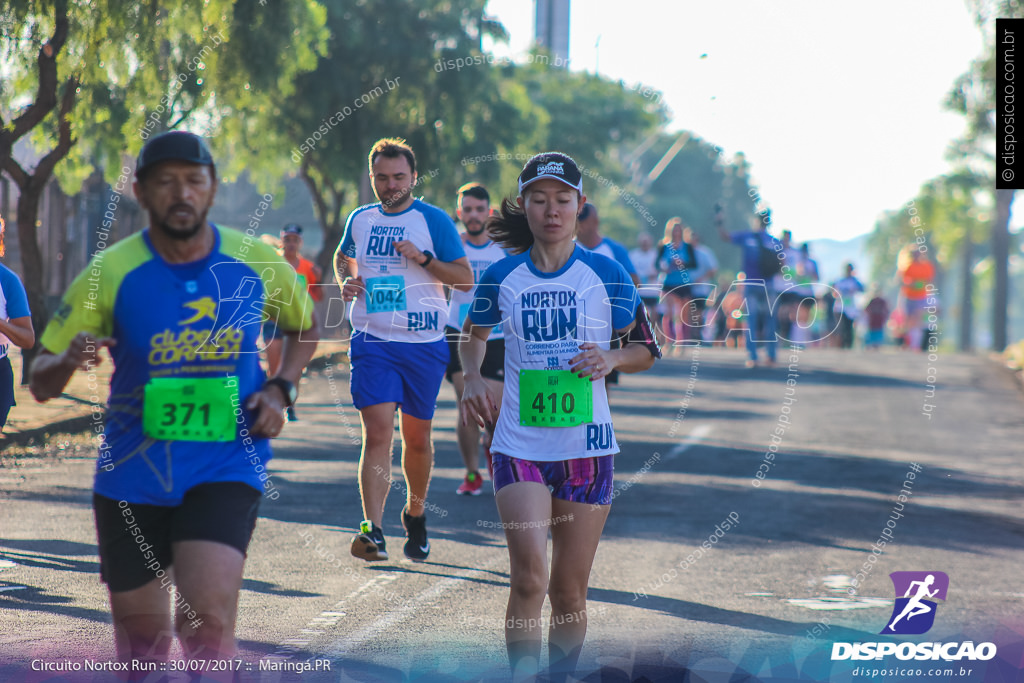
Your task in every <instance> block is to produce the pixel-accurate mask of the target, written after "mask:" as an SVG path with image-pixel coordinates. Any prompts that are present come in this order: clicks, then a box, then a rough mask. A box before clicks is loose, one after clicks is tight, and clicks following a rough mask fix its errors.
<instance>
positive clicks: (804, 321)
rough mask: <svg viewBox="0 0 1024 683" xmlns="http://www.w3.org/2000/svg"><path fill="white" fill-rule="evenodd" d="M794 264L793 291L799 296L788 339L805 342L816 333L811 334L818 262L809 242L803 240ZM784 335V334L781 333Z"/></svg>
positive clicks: (814, 319) (813, 324)
mask: <svg viewBox="0 0 1024 683" xmlns="http://www.w3.org/2000/svg"><path fill="white" fill-rule="evenodd" d="M795 258H796V264H795V266H794V267H793V271H794V277H793V281H794V282H795V283H796V286H795V287H793V290H792V291H793V292H795V293H796V295H797V297H798V298H799V300H798V302H797V309H796V316H795V319H796V325H791V326H790V333H789V336H788V339H789V340H790V341H791V342H793V343H794V344H806V343H807V342H809V341H810V340H811V339H812V338H817V336H818V335H816V334H814V335H812V330H813V329H814V327H816V326H817V327H820V326H821V325H820V324H819V325H815V323H817V322H818V320H817V315H816V313H817V311H816V308H817V303H818V302H817V300H816V299H815V297H814V286H815V285H816V284H818V278H819V274H818V262H817V261H815V260H814V259H812V258H811V246H810V243H808V242H804V243H803V244H802V245H800V250H799V251H798V252H797V255H796V257H795ZM783 336H786V335H783Z"/></svg>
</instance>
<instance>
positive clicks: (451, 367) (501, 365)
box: [444, 327, 505, 382]
mask: <svg viewBox="0 0 1024 683" xmlns="http://www.w3.org/2000/svg"><path fill="white" fill-rule="evenodd" d="M461 336H462V332H460V331H459V330H456V329H455V328H454V327H445V328H444V337H445V339H447V340H448V367H447V368H446V369H445V371H444V378H445V379H446V380H448V381H449V382H451V381H452V375H454V374H455V373H456V372H462V360H461V359H460V358H459V338H460V337H461ZM480 376H481V377H486V378H487V379H493V380H496V381H498V382H504V381H505V340H504V339H488V340H487V350H486V351H484V363H483V365H482V366H481V367H480Z"/></svg>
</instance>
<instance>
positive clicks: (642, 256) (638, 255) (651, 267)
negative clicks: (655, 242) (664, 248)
mask: <svg viewBox="0 0 1024 683" xmlns="http://www.w3.org/2000/svg"><path fill="white" fill-rule="evenodd" d="M629 260H630V261H632V262H633V265H634V266H635V267H636V275H637V277H638V278H640V282H641V283H643V284H645V285H649V284H652V283H656V282H657V281H658V250H657V249H654V248H653V247H652V248H650V249H647V250H644V249H634V250H632V251H631V252H629Z"/></svg>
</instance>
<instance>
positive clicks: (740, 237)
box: [729, 232, 750, 244]
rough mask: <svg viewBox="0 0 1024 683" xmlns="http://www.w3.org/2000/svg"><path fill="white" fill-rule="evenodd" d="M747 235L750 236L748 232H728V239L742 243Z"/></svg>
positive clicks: (735, 242) (734, 242)
mask: <svg viewBox="0 0 1024 683" xmlns="http://www.w3.org/2000/svg"><path fill="white" fill-rule="evenodd" d="M748 237H750V233H749V232H732V233H729V241H731V242H732V243H733V244H743V243H744V242H745V241H746V239H747V238H748Z"/></svg>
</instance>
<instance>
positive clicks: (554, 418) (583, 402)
mask: <svg viewBox="0 0 1024 683" xmlns="http://www.w3.org/2000/svg"><path fill="white" fill-rule="evenodd" d="M593 421H594V385H593V383H592V382H591V381H590V378H589V377H579V376H577V375H576V373H575V372H572V371H571V370H520V371H519V424H520V425H523V426H525V427H575V426H576V425H581V424H587V423H588V422H593Z"/></svg>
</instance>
